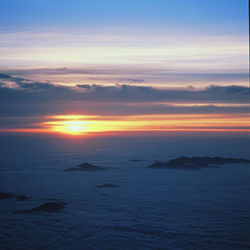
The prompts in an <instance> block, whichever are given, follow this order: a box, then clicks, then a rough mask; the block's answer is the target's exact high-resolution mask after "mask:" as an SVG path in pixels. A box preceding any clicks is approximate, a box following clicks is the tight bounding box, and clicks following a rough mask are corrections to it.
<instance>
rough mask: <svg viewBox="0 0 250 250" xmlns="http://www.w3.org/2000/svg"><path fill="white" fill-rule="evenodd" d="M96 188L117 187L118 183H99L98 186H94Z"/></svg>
mask: <svg viewBox="0 0 250 250" xmlns="http://www.w3.org/2000/svg"><path fill="white" fill-rule="evenodd" d="M96 187H97V188H116V187H119V186H118V185H116V184H104V185H99V186H96Z"/></svg>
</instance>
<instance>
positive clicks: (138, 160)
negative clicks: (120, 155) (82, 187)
mask: <svg viewBox="0 0 250 250" xmlns="http://www.w3.org/2000/svg"><path fill="white" fill-rule="evenodd" d="M128 161H129V162H141V161H144V160H140V159H133V160H128Z"/></svg>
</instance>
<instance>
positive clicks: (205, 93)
mask: <svg viewBox="0 0 250 250" xmlns="http://www.w3.org/2000/svg"><path fill="white" fill-rule="evenodd" d="M248 15H249V13H248V1H247V0H220V1H218V0H210V1H205V0H188V1H186V0H175V1H170V0H133V1H132V0H126V1H125V0H121V1H117V0H106V1H102V0H91V1H90V0H84V1H82V0H71V1H68V0H50V1H49V0H24V1H20V0H8V1H7V0H3V1H1V8H0V16H1V19H0V132H2V133H7V132H8V133H9V132H19V133H58V134H64V135H78V136H79V135H87V134H91V133H92V134H94V133H104V134H105V133H106V134H111V133H125V132H126V133H127V132H131V133H132V132H136V133H139V132H146V133H149V134H150V133H153V132H161V131H162V132H166V133H167V132H168V133H169V132H172V131H187V132H190V131H191V132H195V131H202V132H204V133H205V132H208V131H217V132H221V133H222V132H233V133H242V132H244V133H249V119H248V114H249V59H248V58H249V45H248V43H249V23H248Z"/></svg>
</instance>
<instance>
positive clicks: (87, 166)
mask: <svg viewBox="0 0 250 250" xmlns="http://www.w3.org/2000/svg"><path fill="white" fill-rule="evenodd" d="M104 169H105V168H103V167H98V166H95V165H92V164H90V163H88V162H84V163H82V164H80V165H78V166H77V167H74V168H67V169H65V171H89V172H95V171H100V170H104Z"/></svg>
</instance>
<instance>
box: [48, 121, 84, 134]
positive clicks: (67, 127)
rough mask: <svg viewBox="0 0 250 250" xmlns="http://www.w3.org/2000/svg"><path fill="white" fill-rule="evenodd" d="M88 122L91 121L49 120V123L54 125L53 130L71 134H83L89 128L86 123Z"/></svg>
mask: <svg viewBox="0 0 250 250" xmlns="http://www.w3.org/2000/svg"><path fill="white" fill-rule="evenodd" d="M88 123H89V122H86V121H82V120H80V121H79V120H72V121H67V120H66V121H52V122H47V124H48V125H52V127H51V130H53V131H54V132H59V133H63V134H70V135H81V134H83V133H85V132H86V130H87V129H86V124H88Z"/></svg>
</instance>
